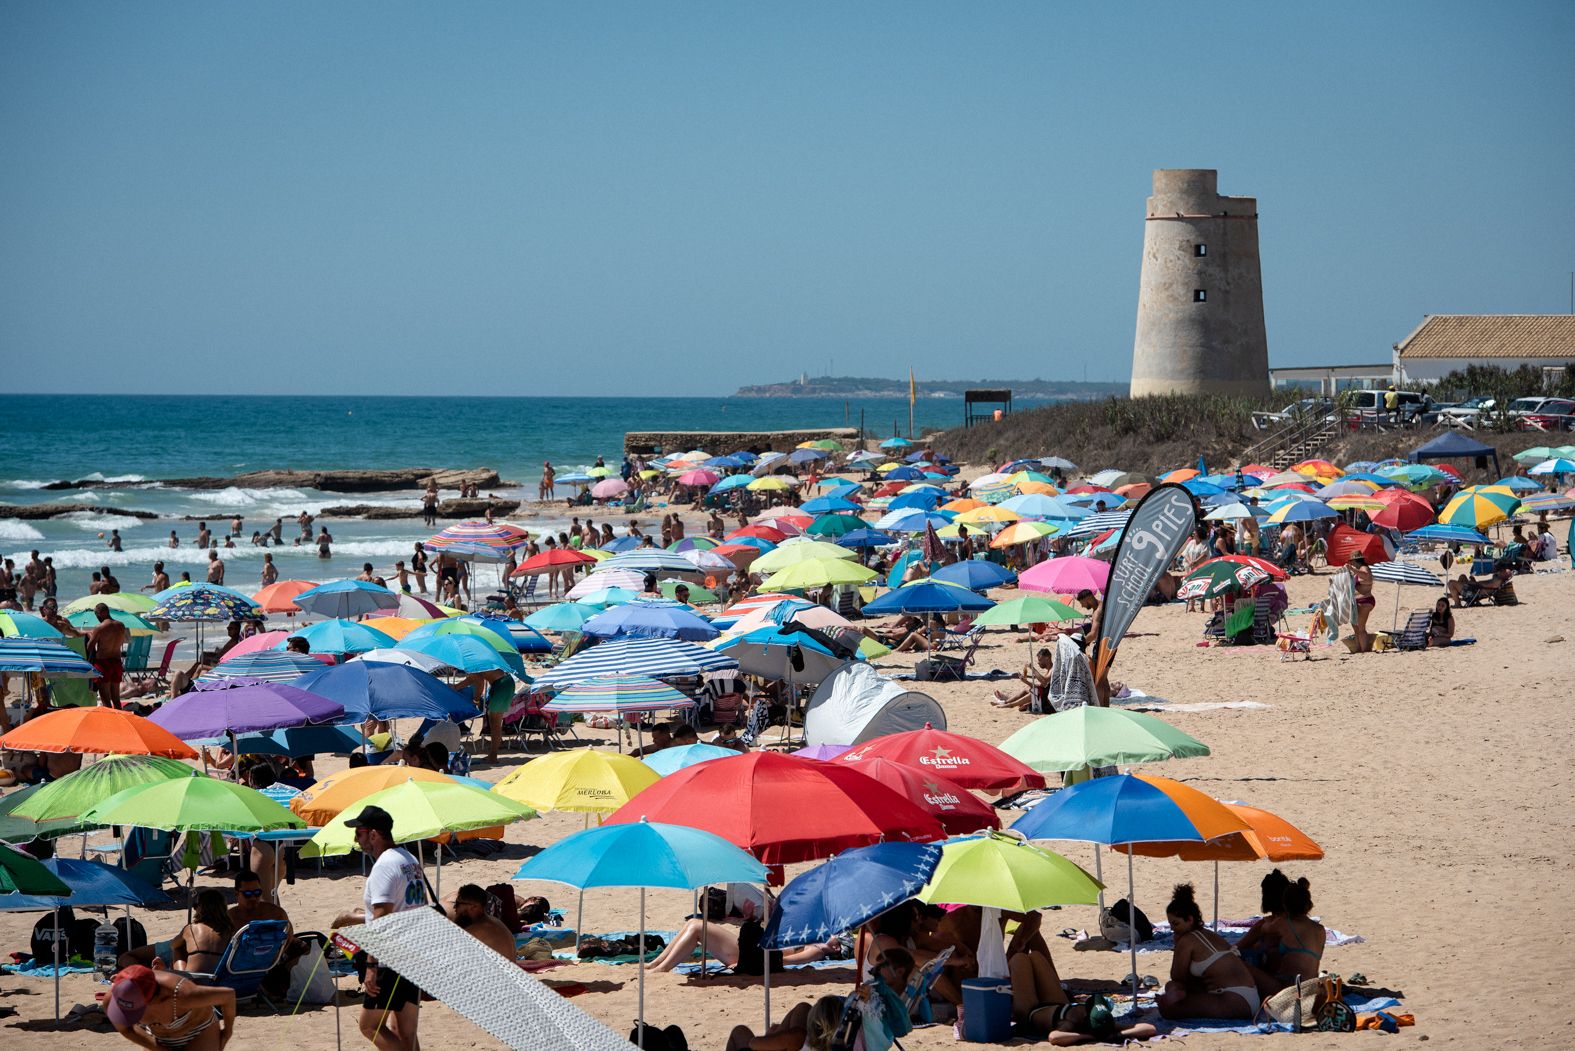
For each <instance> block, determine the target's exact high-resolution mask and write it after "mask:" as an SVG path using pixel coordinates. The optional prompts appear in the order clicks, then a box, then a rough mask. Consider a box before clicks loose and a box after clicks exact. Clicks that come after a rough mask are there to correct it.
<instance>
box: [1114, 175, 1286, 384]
mask: <svg viewBox="0 0 1575 1051" xmlns="http://www.w3.org/2000/svg"><path fill="white" fill-rule="evenodd" d="M1218 176H1219V173H1218V172H1216V171H1213V170H1212V169H1207V168H1173V169H1163V168H1162V169H1160V170H1158V171H1156V172H1155V173H1154V196H1152V197H1150V198H1149V199H1148V219H1147V222H1145V223H1144V231H1143V277H1142V281H1141V283H1140V285H1139V289H1138V313H1137V339H1136V340H1135V341H1134V343H1133V346H1132V396H1133V397H1134V398H1136V397H1141V396H1142V395H1145V394H1185V393H1195V392H1203V391H1209V392H1215V393H1220V394H1265V393H1267V392H1268V390H1269V343H1268V337H1267V335H1266V334H1265V332H1264V328H1263V276H1262V273H1261V272H1260V269H1259V265H1258V202H1257V200H1256V199H1255V198H1252V197H1221V196H1220V195H1219V193H1218V192H1217V180H1218Z"/></svg>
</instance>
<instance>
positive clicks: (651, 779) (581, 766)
mask: <svg viewBox="0 0 1575 1051" xmlns="http://www.w3.org/2000/svg"><path fill="white" fill-rule="evenodd" d="M674 750H675V749H666V750H664V751H674ZM662 754H664V752H657V753H655V755H662ZM655 755H653V756H652V758H655ZM658 777H659V775H658V774H657V772H656V771H655V770H653V769H652V768H651V767H649V766H647V765H646V764H645V763H643V762H641V761H640V760H638V759H635V758H633V757H631V756H627V755H619V754H618V753H616V752H599V751H594V750H592V749H579V748H577V749H574V750H573V751H567V752H553V753H551V754H549V755H544V756H542V757H541V758H540V759H532V760H531V761H530V762H528V763H526V764H525V765H524V766H521V767H519V768H518V769H515V770H513V771H511V772H510V773H509V774H508V776H506V777H504V778H503V779H501V780H500V781H498V783H497V784H496V785H494V786H493V789H492V790H493V791H494V792H496V793H497V794H499V795H501V796H506V797H507V798H509V799H512V800H514V801H515V802H518V803H524V804H525V805H526V806H528V807H530V808H532V809H533V810H539V811H541V812H542V813H546V812H547V811H549V810H567V811H572V812H577V813H586V814H608V813H611V812H612V811H614V810H617V809H618V808H619V807H621V806H623V805H624V804H625V803H627V802H629V801H630V800H631V799H633V798H634V797H635V796H636V795H638V794H639V793H640V792H641V791H642V790H643V789H646V788H648V787H650V786H651V785H654V784H655V783H656V782H657V780H658Z"/></svg>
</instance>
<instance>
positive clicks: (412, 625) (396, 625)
mask: <svg viewBox="0 0 1575 1051" xmlns="http://www.w3.org/2000/svg"><path fill="white" fill-rule="evenodd" d="M361 623H362V624H365V625H366V626H367V627H369V628H376V629H377V630H378V631H381V632H382V633H383V634H384V635H387V636H388V637H389V638H391V639H393V640H394V641H395V642H398V641H399V640H400V639H402V638H404V637H405V636H406V635H409V634H410V633H411V632H412V631H415V630H416V629H417V628H419V627H422V626H423V625H426V624H430V623H432V622H431V621H429V620H414V619H412V618H410V617H373V618H372V619H371V620H363V621H362V622H361Z"/></svg>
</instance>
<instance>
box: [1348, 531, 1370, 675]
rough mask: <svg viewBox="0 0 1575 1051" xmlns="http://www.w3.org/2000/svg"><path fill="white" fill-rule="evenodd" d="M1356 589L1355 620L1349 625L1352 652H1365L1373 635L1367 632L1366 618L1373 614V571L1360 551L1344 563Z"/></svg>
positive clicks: (1368, 648)
mask: <svg viewBox="0 0 1575 1051" xmlns="http://www.w3.org/2000/svg"><path fill="white" fill-rule="evenodd" d="M1346 567H1347V569H1349V570H1350V573H1351V580H1352V582H1353V584H1354V586H1355V589H1356V613H1355V615H1356V620H1355V622H1354V623H1352V625H1351V642H1352V643H1353V645H1352V647H1351V652H1352V653H1366V652H1367V651H1368V650H1370V649H1372V648H1373V637H1372V636H1371V635H1369V634H1368V633H1367V618H1368V617H1370V616H1372V614H1373V606H1374V604H1375V603H1376V601H1377V600H1376V599H1374V598H1373V571H1372V570H1370V569H1368V568H1367V559H1366V558H1365V557H1363V556H1362V555H1361V554H1360V553H1358V554H1354V555H1352V556H1351V560H1350V561H1349V562H1347V563H1346Z"/></svg>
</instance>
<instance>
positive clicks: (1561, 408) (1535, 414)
mask: <svg viewBox="0 0 1575 1051" xmlns="http://www.w3.org/2000/svg"><path fill="white" fill-rule="evenodd" d="M1523 401H1535V402H1538V403H1539V404H1538V405H1537V406H1536V408H1534V409H1531V410H1529V411H1524V412H1521V413H1519V414H1518V415H1519V416H1520V419H1519V420H1518V421H1516V422H1517V425H1518V426H1519V427H1520V429H1521V430H1524V431H1571V430H1575V401H1571V400H1569V399H1568V398H1519V399H1517V400H1516V401H1515V403H1514V404H1515V405H1519V404H1520V403H1521V402H1523ZM1510 411H1512V412H1513V411H1514V408H1513V406H1512V407H1511V410H1510Z"/></svg>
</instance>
